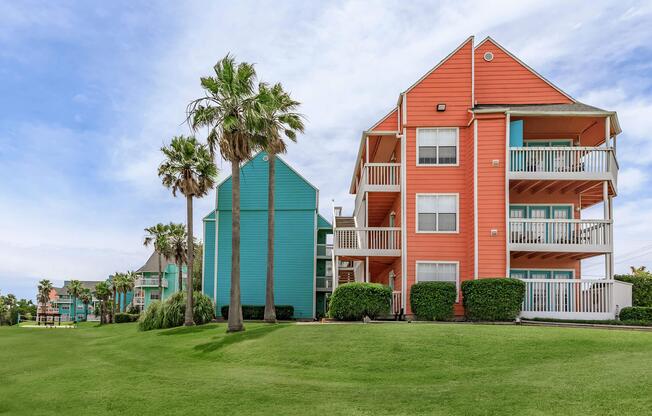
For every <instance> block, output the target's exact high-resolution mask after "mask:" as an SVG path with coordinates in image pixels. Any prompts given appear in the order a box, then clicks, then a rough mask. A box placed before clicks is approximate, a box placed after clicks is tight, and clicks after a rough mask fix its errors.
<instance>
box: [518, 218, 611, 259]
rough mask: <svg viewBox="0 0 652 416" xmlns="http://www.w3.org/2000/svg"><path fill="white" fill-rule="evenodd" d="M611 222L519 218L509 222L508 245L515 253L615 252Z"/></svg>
mask: <svg viewBox="0 0 652 416" xmlns="http://www.w3.org/2000/svg"><path fill="white" fill-rule="evenodd" d="M611 228H612V222H611V220H577V219H572V220H570V219H569V220H565V219H516V218H512V219H510V220H509V244H510V249H511V250H513V251H571V252H572V251H582V252H597V253H604V252H609V251H611V250H612V244H611Z"/></svg>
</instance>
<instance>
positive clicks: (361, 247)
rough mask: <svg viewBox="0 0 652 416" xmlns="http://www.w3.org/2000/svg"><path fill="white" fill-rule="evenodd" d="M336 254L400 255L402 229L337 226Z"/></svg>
mask: <svg viewBox="0 0 652 416" xmlns="http://www.w3.org/2000/svg"><path fill="white" fill-rule="evenodd" d="M333 243H334V244H333V250H334V251H335V254H336V255H351V256H355V255H360V256H365V255H366V256H400V255H401V229H400V228H396V227H360V228H344V227H342V228H336V229H335V236H334V238H333Z"/></svg>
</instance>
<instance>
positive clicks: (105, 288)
mask: <svg viewBox="0 0 652 416" xmlns="http://www.w3.org/2000/svg"><path fill="white" fill-rule="evenodd" d="M95 297H97V299H98V300H99V301H100V325H103V324H105V323H106V314H107V308H106V304H107V302H108V300H109V298H110V297H111V289H110V287H109V284H108V283H106V282H100V283H98V284H96V285H95Z"/></svg>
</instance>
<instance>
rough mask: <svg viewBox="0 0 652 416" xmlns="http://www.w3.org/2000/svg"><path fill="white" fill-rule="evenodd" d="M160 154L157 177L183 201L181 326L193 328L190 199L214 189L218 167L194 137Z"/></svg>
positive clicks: (176, 139)
mask: <svg viewBox="0 0 652 416" xmlns="http://www.w3.org/2000/svg"><path fill="white" fill-rule="evenodd" d="M161 151H162V152H163V154H164V155H165V158H166V159H165V161H163V163H161V166H159V168H158V176H159V177H160V178H161V180H162V181H163V185H164V186H166V187H167V188H170V189H172V195H174V196H175V197H176V196H177V192H181V193H182V194H183V195H184V196H185V197H186V216H187V224H188V230H187V235H186V238H187V243H186V248H187V250H188V256H187V264H188V270H187V274H188V276H187V278H188V282H187V285H186V286H187V287H186V292H187V296H186V317H185V322H184V323H183V324H184V325H186V326H190V325H194V322H193V317H192V306H193V303H192V263H193V254H194V253H193V251H194V248H195V247H194V239H193V237H192V231H193V230H192V227H193V221H192V220H193V218H192V217H193V212H192V200H193V198H201V197H203V196H205V195H206V194H208V192H209V191H210V190H211V189H213V187H214V186H215V180H216V179H217V167H216V166H215V163H213V158H212V156H211V153H210V151H209V150H208V146H206V145H205V144H200V143H199V142H197V139H195V138H194V137H192V136H190V137H184V136H176V137H174V138H173V139H172V143H170V146H164V147H162V148H161Z"/></svg>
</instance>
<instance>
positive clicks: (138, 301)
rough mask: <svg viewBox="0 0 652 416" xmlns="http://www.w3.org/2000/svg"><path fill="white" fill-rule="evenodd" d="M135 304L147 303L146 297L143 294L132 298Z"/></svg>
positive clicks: (142, 304)
mask: <svg viewBox="0 0 652 416" xmlns="http://www.w3.org/2000/svg"><path fill="white" fill-rule="evenodd" d="M132 302H133V304H134V306H144V305H145V298H144V297H142V296H137V297H134V298H133V300H132Z"/></svg>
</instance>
